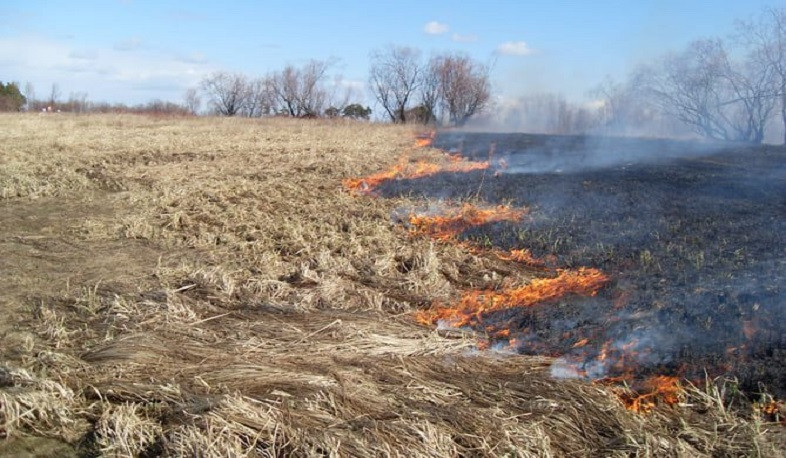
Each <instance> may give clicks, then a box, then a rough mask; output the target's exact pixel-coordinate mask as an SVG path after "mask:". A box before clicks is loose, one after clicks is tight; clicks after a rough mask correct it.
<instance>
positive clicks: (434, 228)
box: [409, 204, 527, 241]
mask: <svg viewBox="0 0 786 458" xmlns="http://www.w3.org/2000/svg"><path fill="white" fill-rule="evenodd" d="M526 213H527V211H526V209H516V208H511V207H508V206H505V205H499V206H497V207H493V208H487V209H481V208H478V207H476V206H474V205H472V204H464V205H462V206H461V208H460V209H459V210H458V211H453V212H449V213H447V214H446V215H445V216H424V215H410V217H409V224H410V225H411V228H410V230H411V232H413V233H415V234H425V235H429V236H431V237H434V238H435V239H437V240H442V241H446V240H451V239H454V238H455V237H456V236H457V235H458V234H460V233H461V232H463V231H464V230H466V229H467V228H470V227H474V226H480V225H482V224H486V223H493V222H497V221H512V222H516V221H520V220H521V218H523V217H524V215H525V214H526Z"/></svg>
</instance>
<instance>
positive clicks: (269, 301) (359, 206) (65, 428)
mask: <svg viewBox="0 0 786 458" xmlns="http://www.w3.org/2000/svg"><path fill="white" fill-rule="evenodd" d="M2 121H3V124H4V126H5V129H4V130H3V131H2V132H0V140H2V144H3V145H4V148H5V151H4V153H5V154H4V155H3V157H2V159H0V160H2V161H4V163H3V165H6V164H14V166H13V167H2V168H0V183H2V186H3V189H5V190H6V191H5V192H4V194H3V195H4V200H3V201H2V202H0V205H2V206H3V208H4V210H5V211H4V212H3V213H2V216H0V227H1V228H2V229H3V235H2V238H1V239H0V243H2V246H3V249H4V254H5V256H4V257H3V259H1V260H0V266H1V267H2V268H3V269H4V272H9V273H10V277H11V278H13V279H14V281H12V282H9V284H8V285H7V288H4V290H3V292H2V293H1V294H2V296H0V303H2V305H3V307H4V312H5V313H4V314H3V317H2V319H0V332H1V333H0V339H2V340H1V343H2V346H0V348H2V362H1V363H0V366H2V369H0V432H1V433H2V434H3V435H4V436H5V437H6V440H4V441H2V442H1V443H0V452H2V453H4V454H7V455H14V454H19V453H21V451H22V450H23V449H27V448H30V447H33V448H36V447H37V448H38V449H39V450H43V447H44V446H45V444H46V441H45V440H44V439H42V437H46V438H54V439H56V440H57V441H59V442H60V443H61V444H65V445H63V447H66V448H69V447H70V448H71V450H70V453H72V454H80V455H85V456H95V455H98V454H105V455H125V456H133V455H145V456H153V455H184V454H185V455H202V456H227V455H234V456H291V455H297V456H312V455H331V456H378V455H409V456H458V455H469V454H472V455H487V456H505V455H519V456H538V455H552V456H553V455H567V454H579V455H604V456H629V455H631V454H640V455H658V456H674V455H679V454H683V455H684V454H692V455H694V456H701V455H706V456H709V455H713V454H714V455H718V454H725V455H744V454H755V453H756V451H760V453H761V454H765V455H766V454H774V453H775V450H776V446H777V445H776V443H775V442H773V441H774V440H775V439H776V436H774V435H773V434H772V432H767V431H768V430H767V428H768V426H767V425H765V424H764V423H762V422H761V420H760V418H759V417H757V416H753V414H751V413H750V412H748V411H745V410H743V409H742V408H738V407H737V406H736V405H734V406H732V407H730V406H729V402H730V400H733V399H734V398H733V397H729V396H726V395H723V394H717V395H714V394H713V393H716V392H715V391H713V390H715V387H716V385H714V384H710V385H708V387H707V388H704V387H702V389H700V390H699V389H696V390H695V391H692V390H691V389H690V388H689V389H688V390H686V391H685V397H684V398H683V399H681V400H680V403H678V404H677V405H675V406H673V407H672V408H670V409H654V410H653V411H652V412H651V413H650V414H649V415H647V416H646V417H643V416H640V415H637V414H634V413H632V412H630V411H628V410H627V409H625V406H624V405H622V404H621V403H620V402H619V400H618V399H617V397H615V396H614V395H613V390H612V389H611V388H609V387H606V386H602V385H596V384H591V383H586V382H584V381H581V380H563V381H556V380H554V379H553V378H552V376H551V369H550V366H551V364H552V362H553V360H552V359H550V358H544V357H533V356H524V355H504V356H502V355H499V354H494V353H490V352H488V353H486V352H478V351H477V350H476V340H475V339H474V338H470V337H468V336H461V335H456V334H450V335H445V334H442V333H438V332H433V331H432V330H430V329H428V328H426V327H424V326H420V325H418V324H416V323H414V322H413V320H412V319H411V313H412V312H415V311H417V310H420V309H423V308H426V307H427V306H428V305H429V304H431V303H432V301H434V300H440V301H442V302H443V303H451V302H452V301H454V300H456V299H457V298H460V297H461V295H462V291H464V290H466V289H469V288H476V289H482V290H488V291H496V292H498V293H499V292H503V291H505V289H504V286H505V285H502V284H501V280H500V278H499V277H501V276H502V273H504V276H505V277H506V278H510V279H512V280H511V281H513V282H514V283H511V285H522V287H526V285H531V284H539V283H538V282H540V281H541V280H538V279H537V278H536V277H540V276H543V275H544V273H543V272H542V271H541V270H533V269H531V268H530V267H529V266H526V265H524V264H518V263H515V262H511V261H505V260H501V259H499V257H498V256H496V255H494V254H493V253H490V252H481V251H473V250H467V249H466V247H464V246H461V245H458V244H454V243H441V242H440V243H435V242H434V241H433V240H432V239H431V237H430V236H422V237H421V236H415V237H413V236H412V233H411V232H410V231H408V230H406V229H405V228H402V227H401V226H400V225H397V224H393V223H391V221H390V215H391V214H394V213H395V211H396V210H397V209H400V208H417V207H418V206H421V205H422V204H423V202H422V201H418V200H416V199H411V198H396V199H391V200H387V199H368V198H358V197H355V196H353V195H351V194H350V193H347V192H346V190H345V189H344V188H343V186H342V180H344V179H346V178H347V177H353V176H354V177H357V176H364V175H371V174H373V173H374V172H375V171H377V170H384V169H386V168H389V167H390V166H391V164H394V163H395V161H396V158H397V157H399V154H400V153H401V151H403V150H406V149H407V148H410V147H411V138H412V137H411V132H410V131H409V130H407V129H404V128H400V127H396V126H374V125H367V124H357V123H340V122H339V123H334V122H321V121H318V122H307V121H294V120H265V121H256V120H244V119H163V118H159V119H149V118H144V117H134V116H84V117H71V116H66V115H62V116H60V115H52V116H37V115H33V116H10V115H4V116H2ZM411 153H412V155H413V156H414V155H415V154H417V155H418V156H419V159H418V160H420V159H422V160H424V161H427V162H428V163H441V161H444V160H445V159H446V158H445V156H444V155H443V154H441V153H439V152H437V151H434V150H430V149H428V148H426V149H422V150H418V151H417V152H414V151H413V152H411ZM447 160H448V161H450V159H447ZM443 170H444V169H443ZM393 181H395V180H393ZM479 208H488V207H480V206H479ZM511 211H512V210H511ZM469 213H473V212H469ZM465 216H466V215H465ZM511 216H512V215H511ZM465 219H468V220H472V218H465ZM509 222H510V221H509V219H506V220H502V221H499V222H498V223H496V224H506V223H509ZM505 254H508V253H507V252H505ZM509 254H510V255H511V256H513V253H512V252H511V253H509ZM498 272H499V273H498ZM470 283H471V285H470ZM511 285H507V286H511ZM514 290H515V288H514V289H512V290H511V291H514ZM509 299H511V298H506V300H509ZM492 303H493V302H492ZM30 436H33V437H32V439H33V442H31V441H30V439H31V438H30ZM31 444H33V445H31ZM62 450H63V449H61V452H58V454H60V455H63V454H65V452H64V451H62Z"/></svg>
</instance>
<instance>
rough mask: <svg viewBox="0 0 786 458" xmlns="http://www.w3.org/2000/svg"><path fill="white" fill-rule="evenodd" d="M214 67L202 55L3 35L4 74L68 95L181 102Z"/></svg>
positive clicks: (0, 57)
mask: <svg viewBox="0 0 786 458" xmlns="http://www.w3.org/2000/svg"><path fill="white" fill-rule="evenodd" d="M183 57H185V58H183ZM213 70H215V69H214V68H213V66H212V65H211V64H210V63H209V62H207V60H206V59H205V58H204V56H203V55H201V54H199V53H194V54H192V55H188V56H177V55H173V54H172V53H166V52H161V51H150V50H140V51H137V52H133V53H129V52H126V51H118V50H116V49H114V47H107V48H99V49H90V50H87V51H86V50H84V49H81V48H77V47H74V46H72V45H71V44H70V43H69V42H68V41H63V40H52V39H50V38H44V37H41V36H29V35H27V36H17V37H13V38H0V74H3V75H8V77H9V79H14V80H19V81H30V82H32V83H33V84H34V85H35V86H36V87H40V88H45V87H48V86H50V85H51V84H52V83H57V84H58V85H59V86H60V88H61V89H62V91H63V93H64V94H68V93H69V92H72V91H84V92H88V93H89V95H90V99H92V100H98V101H100V100H104V101H110V102H126V103H138V102H145V101H147V100H150V99H152V98H163V99H169V100H179V99H180V97H181V96H182V92H183V91H185V89H186V88H188V87H191V86H194V85H196V84H198V83H199V81H200V80H201V79H202V78H203V77H204V76H205V75H206V74H208V73H210V72H211V71H213Z"/></svg>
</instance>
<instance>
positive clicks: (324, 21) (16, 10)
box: [0, 0, 774, 103]
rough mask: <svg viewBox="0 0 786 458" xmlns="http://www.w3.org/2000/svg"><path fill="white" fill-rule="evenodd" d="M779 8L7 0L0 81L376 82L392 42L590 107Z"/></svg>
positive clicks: (103, 93) (95, 94)
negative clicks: (312, 67) (698, 42)
mask: <svg viewBox="0 0 786 458" xmlns="http://www.w3.org/2000/svg"><path fill="white" fill-rule="evenodd" d="M767 5H774V3H773V2H772V1H769V2H767V1H758V0H746V1H742V0H716V1H693V0H681V1H676V0H660V1H658V0H653V1H643V0H640V1H636V0H628V1H602V0H596V1H573V2H566V1H562V2H560V1H475V2H459V1H456V0H453V1H446V0H434V1H425V0H420V1H409V0H404V1H392V0H391V1H365V2H361V1H338V0H336V1H297V0H291V1H286V2H273V1H227V2H216V1H190V2H176V1H152V0H151V1H147V0H103V1H78V0H74V1H35V0H27V1H9V0H0V81H9V80H11V81H19V82H21V83H22V84H23V85H24V83H25V82H28V81H29V82H31V83H33V85H34V87H35V89H36V95H37V96H38V97H42V98H43V97H44V96H45V95H46V94H48V92H49V90H50V87H51V85H52V83H57V84H58V86H59V88H60V92H61V93H62V96H63V98H67V97H68V95H69V94H70V93H72V92H86V93H88V96H89V98H90V99H91V100H104V101H111V102H124V103H141V102H145V101H148V100H150V99H152V98H161V99H165V100H171V101H180V100H181V99H182V95H183V92H184V91H185V89H186V88H188V87H190V86H195V85H196V84H197V83H198V81H199V80H200V79H201V78H202V77H203V76H204V75H206V74H209V73H210V72H213V71H216V70H231V71H240V72H243V73H246V74H248V75H250V76H262V75H264V74H265V73H267V72H269V71H271V70H277V69H279V68H281V67H283V66H284V65H286V64H290V63H291V64H299V63H302V62H305V61H306V60H308V59H334V60H335V62H336V63H335V65H334V66H333V73H334V74H335V75H336V76H340V79H339V78H336V79H334V80H333V81H335V82H336V83H335V84H340V85H343V86H351V87H354V88H356V91H357V94H358V96H357V97H359V98H364V99H366V100H367V101H368V102H370V101H371V100H370V95H368V94H363V86H364V85H365V82H366V79H367V71H368V63H369V59H368V57H369V53H370V52H371V51H372V50H373V49H375V48H381V47H383V46H385V45H388V44H396V45H406V46H414V47H417V48H419V49H421V50H422V52H423V54H424V56H426V57H427V56H428V55H429V54H430V53H434V52H441V51H459V52H464V53H467V54H469V55H471V56H473V57H475V58H477V59H480V60H482V61H484V62H490V63H491V62H493V63H494V67H493V68H494V70H493V73H492V82H493V88H494V92H495V94H496V95H498V96H500V97H516V96H518V95H525V94H532V93H538V92H555V93H561V94H563V95H565V96H566V97H568V98H569V99H571V100H574V101H577V102H578V101H585V100H587V98H588V95H587V92H588V90H589V89H591V88H592V87H593V86H595V85H597V84H598V83H599V82H600V81H601V80H602V79H603V78H604V76H606V75H610V76H612V77H614V78H615V79H623V78H624V77H625V75H626V74H627V73H628V72H629V71H630V70H631V69H632V68H633V67H634V66H635V65H636V64H638V63H641V62H646V61H648V60H651V59H653V58H654V57H655V56H657V55H659V54H662V53H664V52H667V51H670V50H677V49H679V48H681V47H683V46H684V45H685V44H687V43H688V42H689V41H691V40H693V39H697V38H703V37H709V36H720V37H725V36H727V35H728V34H729V33H730V32H731V31H732V30H733V24H734V21H735V20H736V19H747V18H750V17H752V16H753V15H755V14H757V13H758V12H759V11H761V9H762V8H763V7H764V6H767Z"/></svg>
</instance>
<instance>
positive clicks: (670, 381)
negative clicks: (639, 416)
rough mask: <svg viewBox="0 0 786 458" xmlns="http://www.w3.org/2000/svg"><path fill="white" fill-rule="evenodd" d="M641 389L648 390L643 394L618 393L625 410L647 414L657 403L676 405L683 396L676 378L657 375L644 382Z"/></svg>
mask: <svg viewBox="0 0 786 458" xmlns="http://www.w3.org/2000/svg"><path fill="white" fill-rule="evenodd" d="M642 387H643V388H644V389H646V390H648V391H647V392H646V393H644V394H638V393H636V394H632V395H631V394H625V393H618V395H619V397H620V400H622V403H623V404H625V408H627V409H628V410H631V411H633V412H638V413H647V412H650V411H652V409H654V408H655V407H656V406H657V405H658V404H659V403H665V404H668V405H673V404H677V403H679V402H680V400H681V399H682V398H683V396H684V392H683V390H682V387H681V386H680V380H679V378H677V377H669V376H665V375H658V376H655V377H651V378H649V379H647V380H645V381H644V382H643V383H642Z"/></svg>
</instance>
